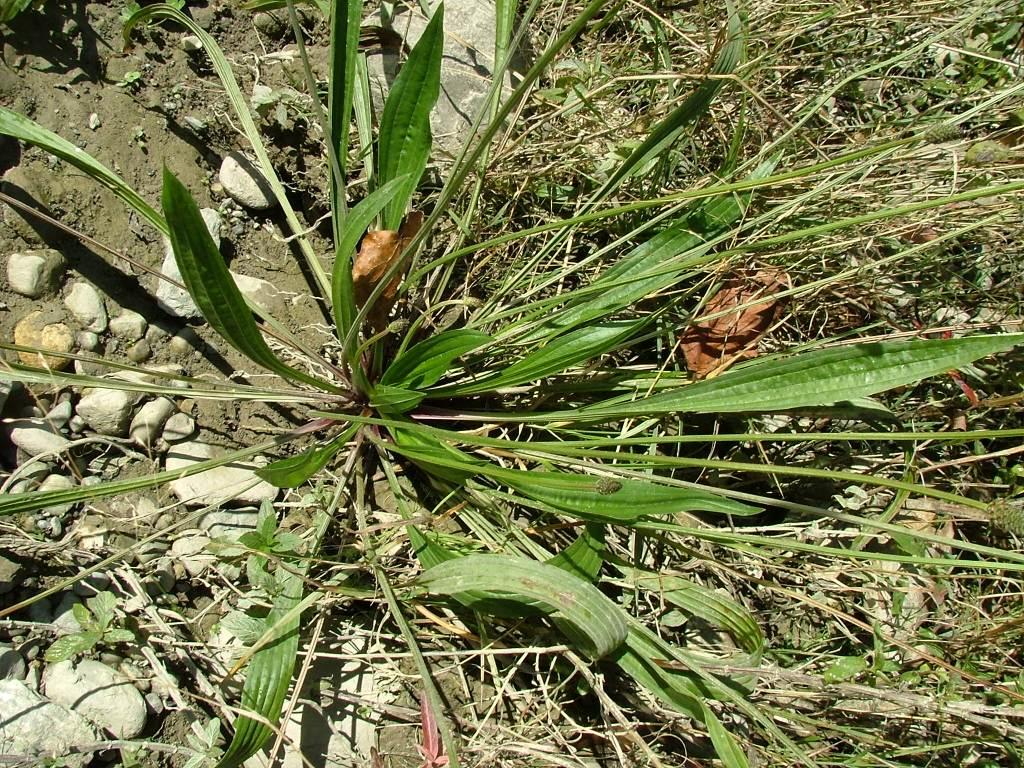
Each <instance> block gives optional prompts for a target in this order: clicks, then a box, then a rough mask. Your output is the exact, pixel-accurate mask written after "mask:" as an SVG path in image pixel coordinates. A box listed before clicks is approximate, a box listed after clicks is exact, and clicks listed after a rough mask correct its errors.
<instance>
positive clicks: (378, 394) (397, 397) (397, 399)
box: [370, 384, 423, 413]
mask: <svg viewBox="0 0 1024 768" xmlns="http://www.w3.org/2000/svg"><path fill="white" fill-rule="evenodd" d="M421 400H423V393H422V392H416V391H414V390H411V389H406V388H405V387H394V386H388V385H387V384H376V385H374V386H373V388H372V389H371V390H370V406H371V407H372V408H380V409H382V410H385V411H391V412H393V413H405V412H406V411H409V410H412V409H413V408H415V407H416V406H417V405H419V404H420V401H421Z"/></svg>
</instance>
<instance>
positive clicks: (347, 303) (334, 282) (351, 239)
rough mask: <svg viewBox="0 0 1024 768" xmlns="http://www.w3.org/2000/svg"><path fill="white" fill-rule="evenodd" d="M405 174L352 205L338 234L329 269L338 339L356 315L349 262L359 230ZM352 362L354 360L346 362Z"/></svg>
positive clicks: (392, 194) (393, 192)
mask: <svg viewBox="0 0 1024 768" xmlns="http://www.w3.org/2000/svg"><path fill="white" fill-rule="evenodd" d="M405 178H406V177H405V176H400V177H399V178H397V179H392V180H391V181H390V182H388V183H387V184H385V185H384V186H382V187H380V188H379V189H377V190H374V191H373V192H371V193H370V194H368V195H367V196H366V197H364V198H363V199H362V200H360V201H359V204H358V205H356V206H355V207H354V208H353V209H352V210H351V211H349V213H348V215H347V216H346V217H345V225H344V226H343V227H342V228H341V237H340V238H339V239H338V246H337V248H336V249H335V252H334V267H333V270H332V272H331V304H332V307H333V310H334V321H335V323H336V332H337V335H338V340H339V341H342V342H344V341H345V339H346V338H347V337H348V335H349V334H348V332H349V329H350V328H351V327H352V324H353V323H354V322H355V318H356V297H355V291H354V289H353V287H352V264H353V259H354V257H355V252H356V247H357V246H358V245H359V240H360V239H361V238H362V236H363V233H364V232H365V231H366V230H367V229H368V228H369V226H370V224H372V223H373V220H374V219H376V218H377V215H378V214H379V213H380V212H381V211H382V210H384V206H386V205H387V204H388V203H389V202H391V201H392V200H393V199H394V197H395V195H396V194H398V193H399V191H400V190H401V185H402V182H403V180H404V179H405ZM350 362H354V361H350Z"/></svg>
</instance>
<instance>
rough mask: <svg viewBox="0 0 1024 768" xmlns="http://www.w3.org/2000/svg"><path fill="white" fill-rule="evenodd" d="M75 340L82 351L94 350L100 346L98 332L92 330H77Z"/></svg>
mask: <svg viewBox="0 0 1024 768" xmlns="http://www.w3.org/2000/svg"><path fill="white" fill-rule="evenodd" d="M75 341H76V342H77V344H78V348H79V349H80V350H82V351H83V352H95V351H96V350H97V349H99V348H100V337H99V334H98V333H93V332H92V331H79V332H78V335H77V336H76V337H75Z"/></svg>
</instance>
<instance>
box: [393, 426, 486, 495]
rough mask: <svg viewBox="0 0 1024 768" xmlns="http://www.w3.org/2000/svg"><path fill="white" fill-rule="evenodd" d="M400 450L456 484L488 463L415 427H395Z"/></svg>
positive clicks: (397, 445) (395, 437) (396, 442)
mask: <svg viewBox="0 0 1024 768" xmlns="http://www.w3.org/2000/svg"><path fill="white" fill-rule="evenodd" d="M391 435H392V437H394V439H395V445H396V447H397V452H399V453H402V454H403V455H405V456H407V457H408V458H409V459H410V460H412V462H413V463H415V464H416V466H418V467H420V468H421V469H423V471H425V472H427V473H428V474H431V475H433V476H434V477H439V478H441V479H442V480H446V481H447V482H449V483H452V484H453V485H462V483H464V482H466V480H468V479H469V478H471V477H472V476H473V475H475V474H476V473H477V470H478V468H480V467H483V466H485V465H486V462H483V461H481V460H479V459H477V458H474V457H473V456H470V455H469V454H468V453H464V452H462V451H460V450H459V449H458V448H456V447H454V446H452V445H449V444H448V443H445V442H442V441H440V440H437V439H435V438H434V437H432V436H431V435H429V434H425V433H423V432H418V431H416V430H412V429H401V428H398V427H392V428H391Z"/></svg>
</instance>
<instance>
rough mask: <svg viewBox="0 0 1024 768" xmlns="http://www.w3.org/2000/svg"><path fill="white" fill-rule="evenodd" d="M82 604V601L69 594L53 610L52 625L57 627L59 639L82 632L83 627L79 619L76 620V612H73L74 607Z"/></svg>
mask: <svg viewBox="0 0 1024 768" xmlns="http://www.w3.org/2000/svg"><path fill="white" fill-rule="evenodd" d="M80 602H82V601H81V600H79V599H78V598H77V597H75V595H74V594H72V593H71V592H68V593H66V594H65V595H64V596H63V597H62V598H61V600H60V602H59V603H58V604H57V607H56V608H54V609H53V621H52V622H51V623H52V624H53V626H54V627H56V629H57V635H58V637H59V636H61V635H70V634H73V633H75V632H81V631H82V625H81V624H79V623H78V619H76V618H75V612H74V610H72V606H74V605H75V604H77V603H80Z"/></svg>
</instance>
